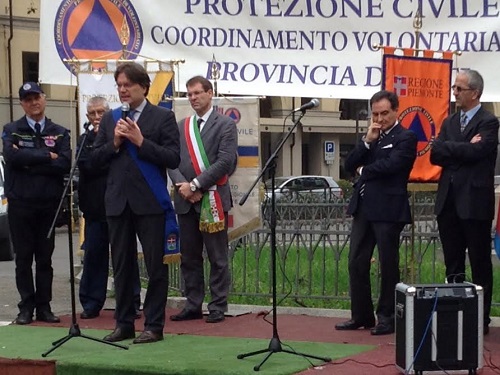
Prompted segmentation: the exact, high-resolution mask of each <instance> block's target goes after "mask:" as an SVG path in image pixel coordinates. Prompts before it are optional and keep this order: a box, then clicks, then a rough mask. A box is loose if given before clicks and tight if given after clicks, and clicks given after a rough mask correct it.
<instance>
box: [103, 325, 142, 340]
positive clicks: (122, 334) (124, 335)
mask: <svg viewBox="0 0 500 375" xmlns="http://www.w3.org/2000/svg"><path fill="white" fill-rule="evenodd" d="M133 338H135V332H134V330H131V329H123V328H115V330H114V331H113V332H111V333H110V334H109V335H107V336H104V338H103V340H104V341H108V342H117V341H123V340H127V339H133Z"/></svg>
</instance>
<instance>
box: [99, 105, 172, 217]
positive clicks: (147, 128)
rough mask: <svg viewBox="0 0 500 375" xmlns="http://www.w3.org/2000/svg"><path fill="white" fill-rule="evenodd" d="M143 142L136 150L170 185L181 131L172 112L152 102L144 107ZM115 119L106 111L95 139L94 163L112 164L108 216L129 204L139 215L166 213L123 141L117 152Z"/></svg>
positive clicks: (106, 202) (139, 122)
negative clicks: (171, 170)
mask: <svg viewBox="0 0 500 375" xmlns="http://www.w3.org/2000/svg"><path fill="white" fill-rule="evenodd" d="M137 124H138V125H139V128H140V129H141V132H142V135H143V136H144V142H143V144H142V146H141V147H140V148H138V150H137V155H138V157H139V158H140V159H143V160H145V161H148V162H150V163H152V164H154V165H156V166H158V167H159V168H160V170H161V173H162V174H163V176H164V179H165V186H166V184H167V175H166V169H167V168H176V167H177V166H178V165H179V161H180V155H179V131H178V128H177V124H176V121H175V115H174V113H173V112H172V111H170V110H168V109H166V108H162V107H158V106H154V105H152V104H150V103H149V102H148V103H147V104H146V106H145V107H144V110H143V111H142V113H141V115H140V117H139V120H138V121H137ZM115 125H116V123H115V120H114V119H113V114H112V112H111V111H109V112H107V113H106V114H104V116H103V118H102V120H101V124H100V127H99V132H98V133H97V138H96V140H95V142H94V151H93V152H92V161H93V163H94V164H95V165H98V166H99V165H106V164H108V163H109V173H108V179H107V184H106V195H105V205H106V215H107V216H118V215H120V214H121V213H122V212H123V209H124V208H125V205H126V203H127V202H128V204H129V205H130V208H131V210H132V212H134V213H135V214H137V215H153V214H161V213H163V209H162V208H161V207H160V204H159V203H158V201H157V200H156V198H155V196H154V194H153V192H152V191H151V189H150V187H149V185H148V184H147V182H146V180H145V179H144V177H143V175H142V173H141V171H140V169H139V168H138V167H137V165H136V163H135V162H134V160H133V159H132V158H131V156H130V154H129V153H128V151H127V150H126V147H125V144H122V146H121V147H120V151H119V152H115V150H114V146H113V137H114V130H115Z"/></svg>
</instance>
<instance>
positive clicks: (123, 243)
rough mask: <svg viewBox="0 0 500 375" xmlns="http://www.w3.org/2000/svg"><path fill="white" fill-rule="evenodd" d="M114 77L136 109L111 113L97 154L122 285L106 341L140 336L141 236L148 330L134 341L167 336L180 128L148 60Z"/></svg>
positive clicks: (115, 267) (118, 283)
mask: <svg viewBox="0 0 500 375" xmlns="http://www.w3.org/2000/svg"><path fill="white" fill-rule="evenodd" d="M114 78H115V82H116V87H117V89H118V95H119V97H120V101H121V102H122V103H127V104H128V105H129V106H130V107H129V108H130V113H129V114H128V117H127V115H126V113H124V112H127V106H126V105H125V106H122V107H123V108H117V109H116V110H113V111H110V112H107V113H105V114H104V116H103V119H102V121H101V126H100V128H99V132H98V133H97V137H96V140H95V143H94V151H93V154H92V159H93V162H94V163H95V164H96V165H106V164H109V173H108V178H107V184H106V194H105V208H106V216H107V221H108V226H109V238H110V243H111V258H112V262H113V273H114V281H115V288H116V311H115V319H116V324H115V330H114V331H113V332H112V333H111V334H109V335H107V336H106V337H104V340H106V341H109V342H116V341H122V340H126V339H131V338H135V327H134V317H135V309H134V285H133V284H134V277H133V275H134V273H135V272H136V267H137V265H136V262H135V259H136V257H137V255H136V235H137V237H139V241H140V242H141V245H142V248H143V252H144V261H145V263H146V268H147V271H148V277H149V283H148V287H147V292H146V299H145V301H144V318H145V321H144V330H143V332H142V333H141V334H140V335H139V336H138V337H137V338H135V339H134V341H133V342H134V344H141V343H151V342H155V341H159V340H163V328H164V325H165V306H166V302H167V292H168V266H167V265H166V264H164V259H165V258H164V255H165V254H164V252H165V251H166V250H168V249H170V248H171V246H172V244H173V247H174V250H175V247H178V234H177V223H176V221H175V214H174V213H173V208H172V205H171V202H170V200H169V198H170V197H169V196H168V192H167V188H166V186H167V176H166V169H167V168H171V169H175V168H177V166H178V165H179V161H180V146H179V129H178V127H177V123H176V120H175V115H174V113H173V112H172V111H170V110H168V109H166V108H162V107H158V106H155V105H152V104H151V103H149V102H148V100H147V99H146V96H147V95H148V92H149V87H150V84H151V81H150V78H149V75H148V73H147V72H146V70H145V69H144V68H143V67H142V66H141V65H139V64H137V63H132V62H127V63H123V64H120V65H119V66H118V67H117V69H116V71H115V74H114ZM169 230H171V232H169ZM167 235H168V236H167ZM167 239H168V241H167ZM166 244H168V246H169V248H168V249H167V248H166V247H165V246H166ZM176 244H177V245H176Z"/></svg>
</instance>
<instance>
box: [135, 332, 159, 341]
mask: <svg viewBox="0 0 500 375" xmlns="http://www.w3.org/2000/svg"><path fill="white" fill-rule="evenodd" d="M161 340H163V333H161V332H153V331H143V332H142V333H141V334H140V335H139V337H137V338H136V339H135V340H134V341H133V343H134V344H149V343H150V342H156V341H161Z"/></svg>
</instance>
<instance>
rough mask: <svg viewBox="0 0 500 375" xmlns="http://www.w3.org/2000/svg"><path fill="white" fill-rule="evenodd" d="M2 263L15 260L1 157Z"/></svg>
mask: <svg viewBox="0 0 500 375" xmlns="http://www.w3.org/2000/svg"><path fill="white" fill-rule="evenodd" d="M0 198H1V202H0V261H5V260H12V259H14V249H13V247H12V243H11V241H10V231H9V221H8V219H7V198H6V197H5V191H4V160H3V156H0Z"/></svg>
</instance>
